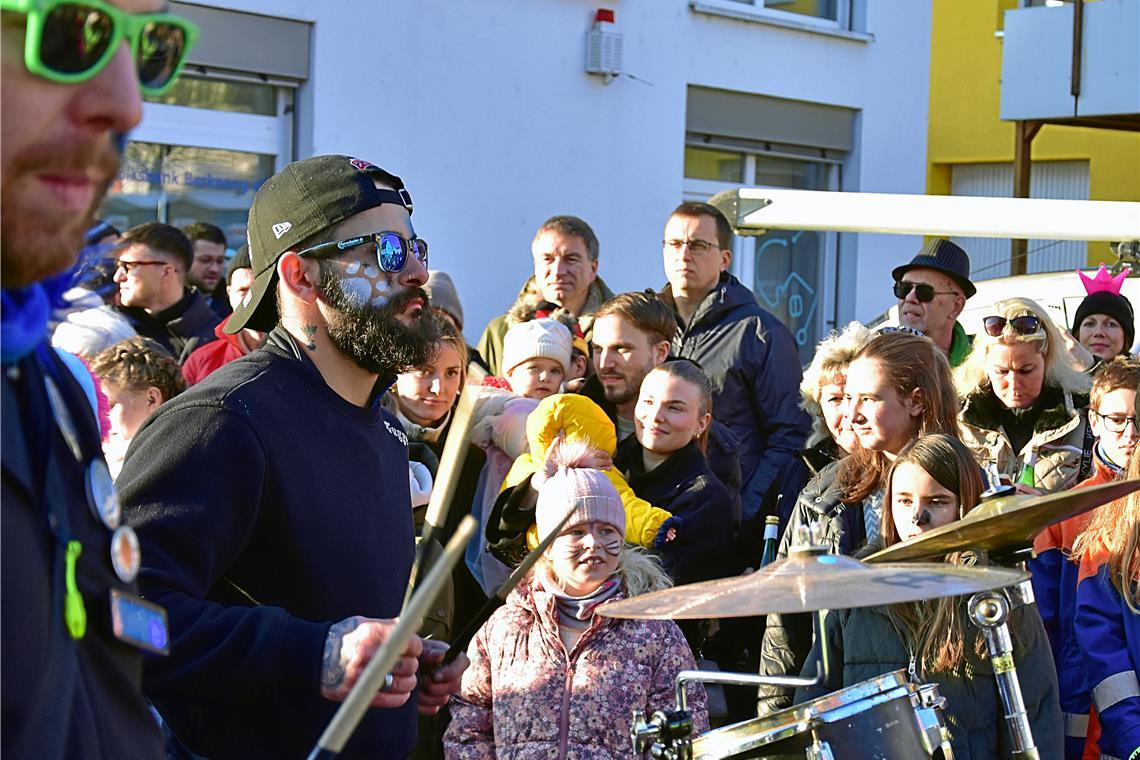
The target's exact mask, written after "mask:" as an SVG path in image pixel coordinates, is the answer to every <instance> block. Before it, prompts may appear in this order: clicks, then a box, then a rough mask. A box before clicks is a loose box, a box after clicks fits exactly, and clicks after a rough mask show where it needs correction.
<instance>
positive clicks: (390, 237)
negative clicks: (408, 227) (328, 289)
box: [297, 230, 428, 274]
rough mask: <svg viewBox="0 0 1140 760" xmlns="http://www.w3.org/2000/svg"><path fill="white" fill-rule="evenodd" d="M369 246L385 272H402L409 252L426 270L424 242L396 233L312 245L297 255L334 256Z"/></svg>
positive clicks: (426, 250)
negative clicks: (362, 246) (351, 249)
mask: <svg viewBox="0 0 1140 760" xmlns="http://www.w3.org/2000/svg"><path fill="white" fill-rule="evenodd" d="M369 244H371V245H372V246H373V250H374V252H375V254H376V263H377V264H378V265H379V266H380V268H381V269H383V270H384V271H385V272H388V273H390V274H397V273H399V272H402V271H404V267H406V266H407V265H408V253H409V252H410V253H411V254H412V255H413V256H415V257H416V260H417V261H419V262H420V264H422V265H423V266H424V268H425V269H426V268H427V263H428V245H427V243H426V242H425V241H424V240H422V239H421V238H418V237H415V238H411V239H408V238H406V237H404V236H403V235H401V234H400V233H398V232H392V231H388V230H386V231H384V232H372V233H369V234H367V235H357V236H356V237H351V238H346V239H344V240H337V241H335V242H332V243H321V244H320V245H314V246H313V247H312V248H306V249H305V250H303V251H299V252H298V254H297V255H299V256H335V255H337V254H338V253H342V252H344V251H347V250H349V249H350V248H356V247H357V246H360V245H369Z"/></svg>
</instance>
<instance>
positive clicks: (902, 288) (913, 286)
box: [895, 280, 957, 303]
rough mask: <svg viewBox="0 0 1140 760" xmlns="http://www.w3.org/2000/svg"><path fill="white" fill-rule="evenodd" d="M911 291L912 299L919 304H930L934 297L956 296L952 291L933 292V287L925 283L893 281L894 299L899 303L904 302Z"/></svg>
mask: <svg viewBox="0 0 1140 760" xmlns="http://www.w3.org/2000/svg"><path fill="white" fill-rule="evenodd" d="M912 290H913V291H914V297H915V298H917V299H918V300H919V301H920V302H921V303H930V302H931V301H933V300H934V296H953V295H957V294H956V293H955V292H954V291H953V290H935V289H934V286H933V285H927V284H926V283H925V282H909V281H908V280H896V281H895V298H897V299H899V300H900V301H903V300H905V299H906V297H907V296H909V295H910V291H912Z"/></svg>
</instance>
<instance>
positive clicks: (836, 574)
mask: <svg viewBox="0 0 1140 760" xmlns="http://www.w3.org/2000/svg"><path fill="white" fill-rule="evenodd" d="M1028 577H1029V574H1028V573H1023V572H1020V571H1017V570H1004V569H997V568H990V567H982V568H978V567H960V566H958V565H950V564H947V563H944V562H938V563H908V564H905V565H902V564H900V565H886V564H879V565H874V566H870V565H864V564H863V563H862V562H860V561H859V560H857V559H854V558H853V557H845V556H842V555H838V554H813V553H810V552H794V553H793V554H792V555H791V556H789V557H787V558H785V559H781V560H777V561H775V562H773V563H772V564H770V565H768V566H767V567H765V568H764V569H763V570H760V571H759V572H755V573H752V574H751V575H743V576H740V577H737V578H724V579H722V580H716V581H705V582H703V583H692V584H689V585H687V586H677V587H676V588H671V589H666V590H664V591H655V592H653V593H651V594H642V595H640V596H635V597H633V598H632V599H624V600H621V601H617V602H611V603H609V604H605V605H603V606H601V607H599V608H598V612H599V613H601V614H603V615H607V616H609V617H618V618H641V619H658V618H671V619H675V620H693V619H701V618H721V617H748V616H751V615H764V614H767V613H770V612H777V613H790V612H814V611H815V610H823V609H849V608H854V607H874V606H876V605H880V604H896V603H898V602H913V601H918V600H920V599H934V598H937V597H942V596H959V595H962V594H973V593H976V592H978V591H987V590H989V589H995V588H1004V587H1005V586H1012V585H1014V584H1016V583H1020V582H1021V581H1023V580H1025V579H1026V578H1028Z"/></svg>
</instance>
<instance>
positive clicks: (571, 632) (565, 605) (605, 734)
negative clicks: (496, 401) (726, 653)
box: [444, 443, 708, 760]
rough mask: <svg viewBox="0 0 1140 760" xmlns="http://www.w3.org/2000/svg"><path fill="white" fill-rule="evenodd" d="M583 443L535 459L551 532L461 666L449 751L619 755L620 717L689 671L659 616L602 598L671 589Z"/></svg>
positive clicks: (698, 695) (623, 746) (652, 704)
mask: <svg viewBox="0 0 1140 760" xmlns="http://www.w3.org/2000/svg"><path fill="white" fill-rule="evenodd" d="M597 456H598V452H596V451H594V450H591V449H589V448H588V447H587V446H586V445H585V444H582V443H563V444H559V445H556V446H554V447H553V449H552V451H551V452H550V453H549V455H548V456H547V459H546V460H545V463H544V466H543V470H542V472H541V475H542V483H541V484H540V486H539V489H538V491H539V493H538V504H537V506H536V508H535V520H536V523H537V526H538V533H539V536H540V537H545V536H547V535H549V534H550V532H551V531H553V530H554V529H555V528H557V527H558V523H559V522H560V521H561V519H562V517H563V516H564V515H565V514H566V512H567V510H569V509H573V510H574V511H573V514H572V515H571V517H570V519H569V520H568V521H567V522H566V524H565V525H564V526H563V527H562V528H561V529H560V531H559V533H558V537H557V538H556V539H555V540H554V542H553V543H552V544H551V546H550V548H549V549H547V551H546V553H545V554H544V556H543V558H542V559H541V560H540V562H539V563H538V565H536V567H535V569H534V571H533V573H532V574H531V575H530V576H529V577H528V578H526V579H524V580H523V582H522V583H521V584H520V585H519V586H518V587H517V588H515V589H514V591H512V592H511V594H510V596H509V597H508V599H507V602H506V604H505V605H504V606H503V607H501V608H499V609H498V610H497V611H496V612H495V613H494V614H493V615H492V616H491V618H490V619H489V620H488V621H487V622H486V623H485V624H484V625H483V627H482V628H481V629H480V630H479V632H478V633H477V634H476V635H475V638H474V639H473V640H472V642H471V644H470V646H469V647H468V649H467V654H468V657H469V658H470V659H471V666H470V667H469V668H468V669H467V671H466V672H465V673H464V674H463V688H462V689H461V691H460V693H459V694H458V695H457V696H456V697H455V698H454V699H453V700H452V702H451V725H450V726H449V727H448V729H447V733H446V734H445V736H444V750H445V753H446V755H447V757H449V758H458V759H460V760H463V759H465V758H478V759H479V760H484V759H485V758H489V757H510V758H548V757H555V756H558V757H567V756H569V757H627V756H630V755H631V752H630V748H629V729H628V725H629V724H628V718H629V716H630V715H631V714H632V711H633V710H634V709H642V710H645V712H646V714H652V713H653V711H655V710H660V709H667V708H669V707H670V706H672V704H673V701H674V691H673V687H674V681H675V678H676V675H677V673H678V672H680V671H681V670H686V669H692V668H695V667H696V665H695V663H694V661H693V655H692V653H691V652H690V651H689V646H688V644H686V643H685V639H684V637H683V636H682V635H681V631H680V630H679V629H678V628H677V625H676V624H675V623H673V622H672V621H670V620H620V619H616V618H607V617H603V616H601V615H599V614H598V608H599V607H600V606H602V605H604V604H605V603H607V602H609V601H611V600H614V599H621V598H624V597H627V596H632V595H635V594H639V593H644V592H647V591H654V590H658V589H662V588H667V587H668V586H669V585H671V582H670V580H669V577H668V575H666V574H665V572H664V571H663V570H662V569H661V567H660V565H659V564H657V562H656V561H655V560H654V559H653V558H651V557H649V556H648V555H647V554H645V553H644V552H642V551H641V550H640V549H637V548H635V547H631V546H628V545H626V544H625V542H624V541H623V536H624V533H625V522H626V520H625V507H624V506H623V504H622V500H621V497H620V496H619V495H618V492H617V489H616V488H615V487H614V485H613V483H612V482H610V480H609V478H608V477H607V476H606V475H605V473H603V472H602V471H600V470H596V469H592V468H590V467H587V466H583V465H586V464H588V463H590V462H592V461H596V459H597ZM688 693H689V705H690V708H691V709H692V712H693V717H694V729H695V730H696V731H697V732H700V731H704V730H706V729H707V728H708V716H707V710H706V696H705V691H704V689H703V688H701V687H700V686H697V687H696V688H693V687H690V689H689V692H688Z"/></svg>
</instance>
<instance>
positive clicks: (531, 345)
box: [502, 317, 573, 375]
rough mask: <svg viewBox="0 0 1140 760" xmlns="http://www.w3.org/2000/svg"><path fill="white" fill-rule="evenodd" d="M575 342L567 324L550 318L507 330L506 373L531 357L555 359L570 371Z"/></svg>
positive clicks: (504, 359)
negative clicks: (571, 354)
mask: <svg viewBox="0 0 1140 760" xmlns="http://www.w3.org/2000/svg"><path fill="white" fill-rule="evenodd" d="M572 347H573V341H572V339H571V337H570V331H569V330H568V329H566V325H564V324H562V323H561V322H558V321H556V320H553V319H550V318H548V317H543V318H541V319H533V320H531V321H530V322H522V323H520V324H517V325H515V326H514V327H512V328H511V329H510V330H507V334H506V336H505V337H504V338H503V363H502V367H503V374H504V375H506V374H508V373H509V372H510V371H511V370H512V369H514V368H515V367H517V366H519V365H520V364H522V363H523V362H525V361H527V360H528V359H535V358H539V357H542V358H546V359H553V360H554V361H556V362H558V363H559V364H561V365H562V371H563V372H569V371H570V351H571V349H572Z"/></svg>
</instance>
